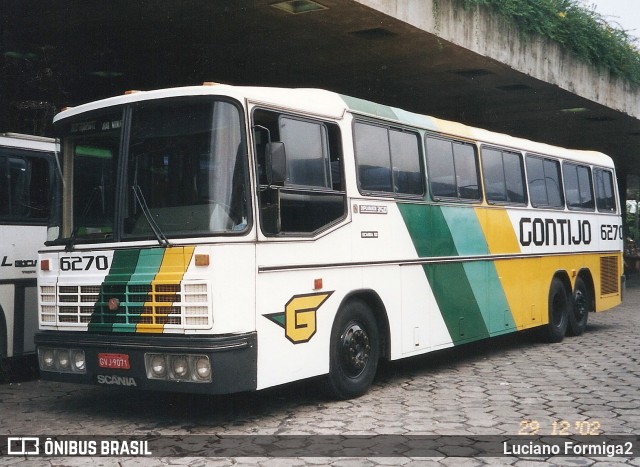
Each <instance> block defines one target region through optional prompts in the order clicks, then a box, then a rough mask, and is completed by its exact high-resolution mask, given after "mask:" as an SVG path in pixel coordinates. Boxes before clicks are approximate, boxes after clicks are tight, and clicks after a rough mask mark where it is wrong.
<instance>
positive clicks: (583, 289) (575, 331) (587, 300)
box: [567, 277, 593, 336]
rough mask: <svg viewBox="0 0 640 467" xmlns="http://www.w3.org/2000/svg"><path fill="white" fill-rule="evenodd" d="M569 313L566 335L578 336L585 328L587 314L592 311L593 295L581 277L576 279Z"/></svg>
mask: <svg viewBox="0 0 640 467" xmlns="http://www.w3.org/2000/svg"><path fill="white" fill-rule="evenodd" d="M572 305H573V306H572V308H571V312H570V313H569V327H568V328H567V335H569V336H579V335H581V334H582V333H583V332H584V330H585V329H586V328H587V321H588V320H589V313H590V312H592V311H593V294H592V293H591V290H590V289H589V287H587V284H586V283H585V282H584V280H582V277H578V278H577V279H576V285H575V286H574V288H573V304H572Z"/></svg>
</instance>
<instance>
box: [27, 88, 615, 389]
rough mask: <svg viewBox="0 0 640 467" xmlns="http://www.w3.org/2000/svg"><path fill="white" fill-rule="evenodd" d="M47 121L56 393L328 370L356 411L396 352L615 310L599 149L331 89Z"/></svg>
mask: <svg viewBox="0 0 640 467" xmlns="http://www.w3.org/2000/svg"><path fill="white" fill-rule="evenodd" d="M54 125H55V128H56V130H57V134H58V136H59V137H60V144H61V170H62V174H63V178H64V183H63V184H61V185H60V188H61V189H60V190H59V191H57V192H56V194H55V200H56V201H55V202H56V204H59V205H60V206H61V209H59V210H57V211H56V213H55V214H56V215H55V216H52V218H51V222H50V226H49V230H48V238H47V242H46V246H45V247H43V249H42V250H41V251H40V256H39V267H38V288H39V289H38V292H39V302H38V315H39V319H40V332H39V333H38V334H37V343H38V355H39V362H40V369H41V378H42V379H44V380H52V381H66V382H75V383H80V384H82V383H84V384H104V385H106V386H111V385H114V386H116V385H117V386H124V385H129V386H132V387H133V386H134V384H133V383H135V388H137V389H142V390H162V391H183V392H194V393H208V394H221V393H233V392H240V391H254V390H260V389H263V388H268V387H273V386H276V385H280V384H284V383H288V382H291V381H295V380H301V379H305V378H311V377H318V376H321V377H322V378H323V379H324V381H325V383H326V387H327V388H328V389H329V390H330V392H331V393H332V394H333V395H334V396H335V397H337V398H351V397H356V396H359V395H361V394H363V393H365V392H366V391H367V389H368V388H369V386H370V384H371V382H372V380H373V378H374V376H375V374H376V371H377V367H378V363H379V361H380V360H381V359H383V360H397V359H401V358H405V357H410V356H414V355H419V354H424V353H427V352H431V351H436V350H441V349H445V348H448V347H454V346H458V345H464V344H466V343H468V342H473V341H477V340H479V339H485V338H491V337H493V336H499V335H502V334H507V333H516V332H519V331H523V330H528V329H532V328H538V330H539V331H538V332H539V333H540V336H541V337H542V338H544V339H545V340H547V341H551V342H559V341H561V340H562V339H563V338H564V337H565V335H579V334H582V333H583V332H584V331H585V328H586V325H587V320H588V317H589V314H590V312H599V311H603V310H608V309H611V308H614V307H615V306H616V305H618V304H619V303H620V301H621V295H622V294H621V292H622V280H623V275H622V273H623V269H622V239H621V238H620V234H619V231H617V230H616V229H614V228H613V227H612V226H619V225H621V217H620V212H621V210H620V209H621V208H620V203H619V199H618V190H617V186H616V171H615V167H614V166H613V163H612V160H611V158H610V157H608V156H606V155H604V154H601V153H598V152H593V151H576V150H571V149H565V148H559V147H555V146H550V145H547V144H542V143H535V142H531V141H527V140H523V139H518V138H513V137H510V136H507V135H502V134H498V133H493V132H489V131H485V130H481V129H478V128H471V127H467V126H464V125H461V124H459V123H456V122H449V121H445V120H440V119H437V118H434V117H430V116H427V115H419V114H415V113H410V112H407V111H404V110H401V109H397V108H393V107H388V106H385V105H381V104H376V103H373V102H367V101H363V100H361V99H357V98H353V97H349V96H344V95H340V94H336V93H333V92H329V91H324V90H318V89H282V88H260V87H239V86H229V85H203V86H191V87H183V88H174V89H162V90H156V91H142V92H137V93H133V94H127V95H124V96H117V97H113V98H109V99H105V100H101V101H97V102H91V103H88V104H84V105H81V106H79V107H76V108H73V109H68V110H65V111H64V112H61V113H60V114H58V115H57V116H56V117H55V119H54ZM558 349H559V350H558V352H559V353H562V352H563V350H562V349H563V348H562V347H559V348H558ZM567 352H569V350H567ZM567 358H573V355H572V354H570V355H568V357H567Z"/></svg>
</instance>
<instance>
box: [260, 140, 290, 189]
mask: <svg viewBox="0 0 640 467" xmlns="http://www.w3.org/2000/svg"><path fill="white" fill-rule="evenodd" d="M265 156H266V165H267V183H268V184H269V186H271V185H276V186H283V185H284V179H285V177H286V175H287V155H286V152H285V149H284V143H283V142H281V141H274V142H272V143H268V144H267V146H266V149H265Z"/></svg>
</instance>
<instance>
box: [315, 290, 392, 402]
mask: <svg viewBox="0 0 640 467" xmlns="http://www.w3.org/2000/svg"><path fill="white" fill-rule="evenodd" d="M378 332H379V331H378V325H377V323H376V320H375V317H374V316H373V314H372V312H371V310H370V309H369V307H368V306H367V304H366V303H364V302H363V301H361V300H357V299H354V300H350V301H349V302H347V303H346V304H345V305H344V306H343V307H342V308H341V309H340V311H339V312H338V315H337V317H336V320H335V322H334V323H333V328H332V330H331V343H330V346H331V347H330V351H329V375H328V377H327V383H328V388H329V391H330V392H331V395H332V396H334V397H335V398H337V399H351V398H353V397H358V396H361V395H362V394H364V393H365V392H367V390H368V389H369V386H371V383H372V382H373V378H374V377H375V375H376V370H377V368H378V359H379V357H380V344H379V342H380V339H379V334H378Z"/></svg>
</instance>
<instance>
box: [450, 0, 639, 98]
mask: <svg viewBox="0 0 640 467" xmlns="http://www.w3.org/2000/svg"><path fill="white" fill-rule="evenodd" d="M462 4H463V6H464V8H465V9H468V8H470V7H474V6H477V5H486V6H488V7H489V8H492V9H493V10H494V11H496V12H497V13H499V14H500V15H502V16H504V17H506V18H510V19H512V20H513V21H514V22H515V23H516V24H517V26H518V27H519V29H520V30H521V31H522V32H531V33H537V34H540V35H542V36H545V37H548V38H549V39H552V40H554V41H556V42H559V43H560V44H562V45H564V46H565V47H567V48H569V49H571V50H573V51H574V52H575V53H576V55H578V56H579V57H580V58H582V59H583V60H586V61H587V62H589V63H591V64H593V65H595V66H597V67H601V68H606V69H608V70H610V71H611V72H612V73H613V74H616V75H618V76H620V77H622V78H626V79H627V80H628V81H630V82H632V83H634V84H635V85H636V86H640V50H639V49H638V47H637V42H636V41H637V39H635V38H633V37H632V36H630V35H629V34H628V33H627V32H626V31H625V30H624V29H622V28H618V27H615V26H612V25H611V24H609V23H608V22H607V21H606V20H605V19H604V17H603V16H602V15H600V14H598V13H597V12H596V11H595V9H594V8H591V9H588V8H585V7H584V6H583V5H582V4H581V3H578V1H577V0H462Z"/></svg>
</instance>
